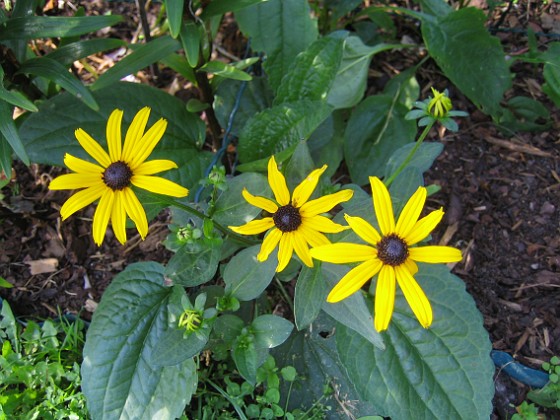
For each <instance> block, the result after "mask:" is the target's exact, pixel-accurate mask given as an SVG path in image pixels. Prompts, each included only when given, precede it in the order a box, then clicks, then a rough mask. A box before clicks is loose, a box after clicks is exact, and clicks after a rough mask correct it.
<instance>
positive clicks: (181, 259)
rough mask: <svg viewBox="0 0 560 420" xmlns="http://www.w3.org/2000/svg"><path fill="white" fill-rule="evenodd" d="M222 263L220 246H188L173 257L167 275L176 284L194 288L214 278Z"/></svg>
mask: <svg viewBox="0 0 560 420" xmlns="http://www.w3.org/2000/svg"><path fill="white" fill-rule="evenodd" d="M219 262H220V246H218V245H213V244H212V245H211V244H198V243H194V244H186V245H184V246H182V247H181V248H179V250H177V252H176V253H175V255H173V256H172V257H171V259H170V260H169V263H168V264H167V267H166V268H165V275H166V276H168V277H169V278H170V279H171V280H173V282H174V283H175V284H180V285H182V286H187V287H194V286H199V285H201V284H203V283H206V282H208V281H210V280H212V278H213V277H214V274H216V270H217V269H218V264H219Z"/></svg>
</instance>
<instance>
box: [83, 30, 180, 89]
mask: <svg viewBox="0 0 560 420" xmlns="http://www.w3.org/2000/svg"><path fill="white" fill-rule="evenodd" d="M179 48H181V44H180V43H179V41H177V40H176V39H173V38H171V37H170V36H161V37H159V38H155V39H153V40H152V41H150V42H148V43H147V44H143V45H141V46H139V47H138V48H136V49H135V50H134V51H133V52H132V54H130V55H127V56H126V57H124V58H123V59H122V60H120V61H119V62H118V63H117V64H115V65H114V66H113V67H111V68H110V69H109V70H107V71H106V72H105V73H103V74H102V75H101V76H100V77H99V79H97V81H96V82H95V83H94V84H93V85H92V86H91V89H92V90H99V89H101V88H104V87H107V86H109V85H112V84H113V83H116V82H118V81H119V80H121V79H122V78H123V77H125V76H128V75H129V74H132V73H135V72H137V71H138V70H141V69H143V68H145V67H148V66H150V65H151V64H153V63H155V62H157V61H159V60H161V59H164V58H166V57H167V56H169V55H170V54H172V53H174V52H175V51H177V50H178V49H179Z"/></svg>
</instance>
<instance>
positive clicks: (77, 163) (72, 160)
mask: <svg viewBox="0 0 560 420" xmlns="http://www.w3.org/2000/svg"><path fill="white" fill-rule="evenodd" d="M64 164H65V165H66V166H68V168H69V169H70V170H72V171H74V172H77V173H80V174H101V173H103V171H105V168H103V167H102V166H99V165H96V164H95V163H91V162H88V161H87V160H83V159H80V158H77V157H74V156H72V155H70V154H68V153H66V154H65V155H64Z"/></svg>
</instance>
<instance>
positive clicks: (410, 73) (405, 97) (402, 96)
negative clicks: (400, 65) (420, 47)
mask: <svg viewBox="0 0 560 420" xmlns="http://www.w3.org/2000/svg"><path fill="white" fill-rule="evenodd" d="M416 71H417V66H414V67H411V68H409V69H406V70H405V71H402V72H400V73H399V74H398V75H397V76H395V77H393V78H391V80H389V82H387V84H386V85H385V88H384V89H383V94H385V95H389V96H393V97H394V96H395V95H398V99H397V101H398V102H399V103H401V104H403V105H404V106H405V107H407V108H408V109H412V107H413V106H414V102H416V101H417V100H418V98H419V97H420V85H419V84H418V80H416V77H415V74H416Z"/></svg>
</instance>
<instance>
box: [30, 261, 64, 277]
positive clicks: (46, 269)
mask: <svg viewBox="0 0 560 420" xmlns="http://www.w3.org/2000/svg"><path fill="white" fill-rule="evenodd" d="M25 263H26V264H27V265H28V266H29V271H30V272H31V275H32V276H34V275H36V274H43V273H54V272H55V271H56V270H57V269H58V260H57V259H56V258H43V259H41V260H33V261H25Z"/></svg>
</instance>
